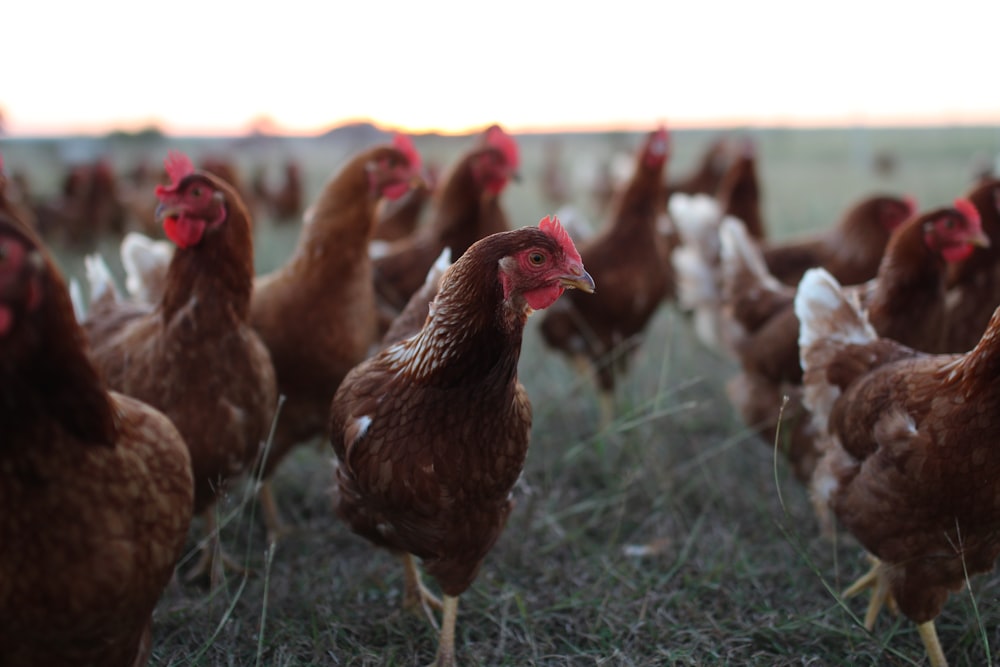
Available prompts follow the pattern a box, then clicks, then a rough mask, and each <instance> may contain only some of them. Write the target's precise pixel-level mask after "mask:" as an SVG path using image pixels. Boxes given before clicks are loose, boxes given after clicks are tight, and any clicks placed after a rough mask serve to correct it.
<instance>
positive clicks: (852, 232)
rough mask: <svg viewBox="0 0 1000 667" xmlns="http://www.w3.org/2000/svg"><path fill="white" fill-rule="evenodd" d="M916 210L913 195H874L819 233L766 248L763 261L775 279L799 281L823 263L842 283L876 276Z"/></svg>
mask: <svg viewBox="0 0 1000 667" xmlns="http://www.w3.org/2000/svg"><path fill="white" fill-rule="evenodd" d="M915 211H916V204H915V202H914V201H913V200H912V199H910V198H902V199H901V198H899V197H894V196H892V195H882V194H879V195H872V196H869V197H865V198H864V199H862V200H860V201H859V202H857V203H856V204H854V205H853V206H851V207H850V208H849V209H848V210H847V212H846V213H845V214H844V216H843V217H842V218H841V219H840V222H838V223H837V224H836V225H835V226H834V227H831V228H829V229H827V230H825V231H823V232H820V233H818V234H813V235H810V236H801V237H798V238H794V239H789V240H787V241H770V242H768V243H766V245H765V246H764V261H765V262H766V263H767V268H768V270H769V271H770V272H771V274H772V275H774V277H775V278H777V279H778V280H780V281H781V282H783V283H785V284H786V285H791V286H793V287H794V286H795V285H798V284H799V280H801V278H802V274H804V273H805V272H806V270H807V269H811V268H813V267H816V266H822V267H824V268H825V269H826V270H827V271H829V272H830V273H831V274H832V275H833V277H834V278H836V279H837V280H838V281H839V282H840V283H841V284H843V285H856V284H858V283H863V282H865V281H866V280H870V279H872V278H873V277H875V272H876V271H877V270H878V264H879V262H880V261H881V260H882V254H883V252H884V251H885V246H886V244H887V243H888V242H889V236H890V235H891V234H892V232H893V230H895V229H896V228H897V227H899V226H900V225H901V224H903V222H904V221H905V220H907V219H909V218H910V217H911V216H912V215H913V214H914V212H915Z"/></svg>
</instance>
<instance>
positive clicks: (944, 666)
mask: <svg viewBox="0 0 1000 667" xmlns="http://www.w3.org/2000/svg"><path fill="white" fill-rule="evenodd" d="M917 631H918V632H919V633H920V639H921V640H923V642H924V648H925V649H926V650H927V657H928V658H929V659H930V661H931V667H948V660H947V659H946V658H945V657H944V650H942V648H941V642H939V641H938V636H937V630H936V629H935V628H934V621H927V622H926V623H921V624H920V625H918V626H917Z"/></svg>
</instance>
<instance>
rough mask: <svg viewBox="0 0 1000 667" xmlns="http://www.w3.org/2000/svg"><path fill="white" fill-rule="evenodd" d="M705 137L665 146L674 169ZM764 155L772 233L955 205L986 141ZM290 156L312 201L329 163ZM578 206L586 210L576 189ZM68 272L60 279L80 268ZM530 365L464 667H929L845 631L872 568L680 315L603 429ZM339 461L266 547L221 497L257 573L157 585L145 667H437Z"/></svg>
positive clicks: (965, 652) (575, 146)
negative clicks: (880, 170) (514, 458)
mask: <svg viewBox="0 0 1000 667" xmlns="http://www.w3.org/2000/svg"><path fill="white" fill-rule="evenodd" d="M709 136H711V135H710V134H709V133H679V134H678V135H677V136H676V147H677V152H676V157H675V162H676V163H677V164H679V165H681V166H680V167H677V169H678V170H680V169H683V166H684V165H686V164H690V162H691V161H692V160H693V158H694V156H695V154H696V152H697V149H698V147H699V146H700V145H701V144H702V143H703V142H704V141H705V140H707V139H708V138H709ZM758 139H759V145H760V148H761V156H762V160H763V167H762V171H761V176H762V179H763V185H764V188H765V190H764V191H765V197H766V198H767V200H766V210H767V213H768V215H769V217H770V219H771V221H772V228H773V229H774V230H775V234H776V235H778V236H783V235H787V234H788V233H791V232H792V231H796V230H802V229H812V228H817V227H821V226H823V225H825V224H828V223H829V222H830V221H832V220H833V219H834V217H836V215H837V214H838V213H839V212H840V211H841V210H843V208H845V207H846V206H847V204H848V203H849V202H850V201H851V200H853V199H855V198H857V197H860V196H862V195H865V194H868V193H870V192H872V191H874V190H890V191H902V192H911V193H913V194H915V195H916V196H917V197H918V200H919V202H920V203H921V204H922V205H927V206H930V205H934V204H937V203H940V202H946V201H950V200H951V199H953V198H954V197H955V196H956V195H958V194H960V193H961V192H962V191H964V189H965V187H966V185H965V184H966V183H967V182H968V178H969V175H970V168H971V163H972V161H973V160H974V159H977V158H978V157H979V156H980V154H982V153H984V152H985V153H990V152H992V153H994V154H995V153H996V152H997V150H998V145H997V144H998V141H1000V134H998V132H997V131H996V130H991V129H987V130H972V129H970V130H951V131H940V132H934V131H926V132H922V133H921V132H916V131H912V132H911V131H907V132H902V131H900V132H888V131H887V132H881V133H871V134H863V133H859V132H855V133H852V132H850V131H846V132H831V133H827V132H813V133H809V132H792V131H771V132H762V133H760V134H759V135H758ZM430 141H431V140H425V141H424V142H423V143H424V145H421V142H418V146H419V147H420V148H421V150H423V151H425V152H427V153H434V154H437V155H440V156H442V157H446V156H449V155H454V154H455V153H456V152H457V151H458V150H460V149H461V142H462V140H461V139H451V140H447V141H445V140H435V141H439V142H443V143H441V144H440V145H439V144H435V145H434V146H433V147H432V146H431V145H430ZM543 141H544V140H543V139H541V138H527V139H525V140H523V141H522V149H523V151H524V156H525V169H524V172H525V174H524V176H525V180H524V184H522V185H520V186H513V187H512V188H511V191H510V192H509V193H508V194H507V195H506V201H507V203H508V206H509V209H510V211H511V212H512V215H513V218H514V219H515V220H516V221H517V222H518V223H521V224H533V223H535V222H537V220H538V218H540V217H541V215H543V214H544V213H547V212H548V211H547V210H546V207H545V205H544V204H543V203H542V198H541V194H540V192H539V191H538V190H537V189H536V188H534V186H533V184H534V183H536V182H537V176H538V165H539V160H540V157H539V156H540V154H541V153H540V150H541V146H542V145H543ZM610 141H622V138H621V137H612V138H609V137H577V138H575V139H567V140H566V145H565V150H564V156H565V160H566V162H567V167H569V168H573V167H574V166H578V165H580V164H582V163H583V162H585V161H586V160H588V159H593V158H592V156H593V155H601V154H603V153H602V152H601V151H603V152H606V151H607V146H608V145H609V142H610ZM303 145H305V146H307V149H306V148H304V149H303V151H304V152H303V155H304V156H306V158H308V160H309V161H310V162H309V164H310V167H311V169H310V171H309V173H310V174H311V179H312V180H311V182H310V188H311V192H313V193H315V191H316V190H318V187H319V185H320V184H321V183H322V182H323V180H324V178H325V175H326V174H328V173H329V171H330V169H331V168H332V166H333V165H334V164H335V163H336V160H337V159H338V156H336V155H333V154H330V153H327V154H325V157H324V156H323V155H321V153H322V151H320V150H319V149H318V148H314V147H309V146H308V144H303ZM625 145H631V143H630V142H625ZM883 147H890V148H894V149H895V150H896V152H897V154H898V156H899V160H900V169H899V171H898V172H897V173H896V174H895V175H894V176H892V177H891V178H888V179H883V180H881V181H878V180H876V178H875V177H874V176H873V175H872V174H871V172H870V171H869V170H868V168H867V164H868V163H867V161H866V158H865V156H866V155H870V154H871V153H872V152H874V151H877V150H881V149H882V148H883ZM14 148H16V150H13V149H14ZM0 150H3V151H4V155H5V158H6V159H7V161H8V163H9V164H17V161H18V160H19V159H20V156H21V155H22V153H21V151H24V153H23V154H25V155H28V154H29V152H28V148H27V147H26V146H23V145H16V146H13V145H9V144H7V143H5V144H3V145H2V146H0ZM859 156H860V157H859ZM43 157H44V156H43ZM246 159H247V160H252V159H256V157H255V156H253V155H248V156H247V157H246ZM276 159H277V158H276ZM443 161H445V162H446V160H443ZM36 164H39V165H45V164H46V162H45V160H44V159H42V158H39V160H38V162H37V163H36ZM577 196H578V197H579V200H580V201H581V202H582V201H583V193H582V192H581V191H579V190H578V191H577ZM262 234H263V236H262V238H261V239H260V240H259V243H258V264H259V266H260V267H261V268H262V270H263V269H266V268H270V266H273V265H275V264H277V263H278V262H280V261H281V259H282V258H283V257H284V255H285V253H287V249H288V247H290V245H291V243H292V241H293V239H294V230H293V231H292V232H289V231H287V230H281V232H280V235H277V236H272V235H270V230H269V228H268V227H267V226H266V225H265V226H264V228H263V231H262ZM111 248H112V249H113V246H112V247H111ZM65 257H66V259H65V262H66V266H67V268H68V270H70V271H74V272H75V269H74V268H73V267H74V266H75V264H74V262H75V261H76V260H75V258H74V257H72V256H69V255H67V256H65ZM523 362H524V363H522V380H523V382H524V383H525V385H526V386H527V387H528V390H529V393H530V394H531V396H532V399H533V403H534V407H535V425H534V432H533V440H532V448H531V451H530V453H529V458H528V464H527V467H526V470H525V474H524V477H523V480H522V482H521V484H520V485H519V486H518V488H517V489H516V497H517V503H518V504H517V508H516V509H515V511H514V513H513V515H512V517H511V520H510V523H509V525H508V528H507V530H506V531H505V533H504V534H503V536H502V537H501V539H500V541H499V543H498V544H497V546H496V548H495V549H494V550H493V552H492V553H491V554H490V555H489V557H488V558H487V560H486V563H485V565H484V567H483V570H482V572H481V574H480V576H479V578H478V580H477V581H476V582H475V584H474V585H473V586H472V588H471V589H470V590H469V591H468V592H467V593H466V594H465V595H464V596H463V597H462V601H461V604H460V614H459V621H458V638H457V646H458V650H459V659H460V662H461V663H462V664H464V665H551V666H560V665H573V666H577V665H579V666H583V665H637V666H638V665H643V666H646V665H708V664H712V665H730V664H732V665H838V664H845V665H846V664H851V665H907V664H922V663H923V662H924V661H925V659H924V656H923V648H922V645H921V643H920V640H919V638H918V636H917V633H916V629H915V627H914V626H913V624H911V623H909V622H907V621H906V620H905V619H898V618H896V619H894V618H892V617H891V616H888V615H885V616H883V617H882V618H880V619H879V621H878V624H877V627H876V630H875V632H874V633H868V632H866V631H865V630H864V628H863V627H862V625H861V623H860V621H859V616H861V615H863V613H864V606H865V600H862V599H852V600H849V601H843V600H841V599H840V597H839V595H838V593H837V592H838V591H840V590H842V589H843V588H844V587H845V585H846V584H848V583H849V582H850V581H852V580H853V579H854V578H855V577H856V576H858V575H859V574H861V573H862V572H863V571H864V570H865V569H866V563H865V562H864V561H863V559H862V557H861V552H860V550H859V548H858V547H857V546H856V545H855V544H854V542H853V541H852V540H851V539H850V538H849V537H846V536H843V537H841V539H840V540H839V541H838V542H837V543H835V544H831V543H830V542H828V541H824V540H822V539H820V538H819V536H818V533H817V530H816V526H815V520H814V518H813V516H812V513H811V509H810V507H809V505H808V503H807V501H806V497H805V494H804V492H803V490H802V489H801V487H800V486H799V485H797V484H796V483H795V481H794V480H793V479H792V478H791V476H790V474H789V472H788V471H787V470H786V469H785V467H784V466H783V464H782V463H781V462H777V463H776V462H775V461H774V459H773V456H772V451H771V448H770V447H769V445H768V444H767V443H762V442H760V441H758V440H756V439H755V437H754V436H752V435H751V434H749V433H748V432H747V431H746V429H744V428H743V426H742V425H741V424H740V423H739V422H738V421H737V420H736V418H735V417H734V415H733V414H732V411H731V409H730V407H729V405H728V403H727V401H726V398H725V395H724V392H723V389H722V386H723V383H724V381H725V379H726V378H727V377H728V376H729V375H730V374H731V372H732V368H731V366H730V365H729V363H728V362H726V361H725V360H723V359H720V358H718V357H716V356H714V355H713V354H712V353H710V352H708V351H706V350H704V349H703V348H701V347H699V345H698V344H697V342H696V341H695V340H694V338H693V335H692V333H691V329H690V327H689V324H688V322H687V320H686V318H685V317H684V316H683V315H681V314H680V313H678V312H677V311H676V310H675V309H674V308H673V306H671V305H665V306H664V307H663V309H662V310H661V311H660V313H659V315H658V317H657V318H656V320H655V322H654V324H653V326H652V328H651V330H650V332H649V335H648V337H647V339H646V340H645V341H644V344H643V346H642V348H641V349H640V351H639V353H638V356H637V357H636V359H635V363H634V372H633V374H632V376H631V377H630V378H629V380H628V382H627V383H626V384H625V385H624V386H623V387H622V388H621V391H620V392H619V397H618V403H619V408H620V417H619V418H618V420H617V421H616V422H615V424H614V427H613V428H612V429H611V430H610V431H609V432H606V433H595V429H596V425H597V416H596V413H597V410H596V408H597V403H596V398H595V395H594V392H593V390H592V388H591V386H590V385H589V383H587V382H585V381H581V380H580V379H578V378H576V377H575V376H574V375H573V374H572V373H571V372H570V370H569V367H568V366H567V365H566V364H565V363H563V361H562V360H561V359H559V358H557V357H555V356H554V355H552V354H550V353H548V352H547V351H545V350H543V349H541V346H540V343H539V340H538V338H537V335H536V332H535V331H534V329H533V325H532V326H530V327H529V330H528V332H527V334H526V340H525V347H524V353H523ZM331 456H332V451H331V450H330V449H329V447H328V446H326V445H325V444H324V443H318V446H317V447H303V448H300V449H299V450H298V451H297V452H296V453H295V454H294V455H293V456H292V457H291V458H290V459H289V460H288V461H286V463H285V464H284V465H283V466H282V468H281V469H280V471H279V473H278V475H277V477H276V479H275V487H276V493H277V494H278V498H279V501H280V502H281V505H282V508H283V510H284V512H285V514H286V516H287V518H288V519H289V520H291V521H293V522H294V523H295V525H296V526H297V530H296V531H295V532H294V533H293V534H292V535H290V536H289V537H287V538H286V539H285V540H284V541H282V542H281V543H280V545H279V546H278V547H277V549H276V550H275V551H274V552H273V553H272V552H269V551H268V549H267V546H266V544H265V540H264V533H263V529H262V528H261V526H260V521H259V517H258V516H257V513H258V510H257V508H256V505H255V503H254V502H253V500H252V498H251V497H250V493H249V488H250V487H246V486H240V485H237V486H236V487H235V488H234V489H233V491H232V492H231V496H230V497H229V498H228V500H227V502H225V503H223V510H222V512H223V519H224V521H225V526H224V529H223V530H224V543H225V545H226V548H227V550H228V551H229V552H230V553H233V554H237V555H242V556H243V558H245V559H246V561H247V563H248V564H249V565H250V566H251V568H252V569H253V571H254V572H253V574H251V575H250V576H247V577H234V578H231V579H230V580H228V581H227V582H226V585H225V586H223V587H222V588H221V590H219V591H217V592H216V593H215V594H214V595H209V594H207V593H206V592H205V591H204V590H203V589H201V588H197V587H189V586H186V585H185V586H175V587H172V588H170V589H168V591H167V592H166V594H165V595H164V597H163V600H162V602H161V604H160V606H159V607H158V609H157V612H156V616H155V625H154V631H155V649H154V654H153V660H152V662H151V664H153V665H163V666H167V665H177V666H180V665H206V666H208V665H220V666H221V665H233V666H240V667H244V666H248V665H268V666H274V667H283V666H291V665H295V666H304V665H358V666H360V665H400V666H403V665H423V664H427V663H428V662H430V661H431V659H432V658H433V655H434V650H435V647H436V636H435V633H434V632H433V630H432V629H431V628H430V626H429V625H428V624H427V622H426V621H425V620H423V619H421V618H418V617H416V616H414V615H410V614H406V613H404V612H402V611H401V609H400V603H401V582H402V576H401V574H402V572H401V568H400V566H399V564H398V562H397V561H396V560H395V559H393V558H392V557H390V556H389V555H388V554H386V553H383V552H379V551H376V550H374V549H373V548H372V547H370V546H369V545H368V544H367V543H366V542H365V541H363V540H362V539H360V538H358V537H356V536H354V535H353V534H351V533H350V531H349V530H347V529H346V527H345V526H343V525H341V524H340V523H338V522H337V520H336V519H335V517H334V516H333V513H332V511H331V503H330V487H331V482H332V477H331V467H330V461H329V459H330V457H331ZM195 534H196V533H195V531H194V530H193V531H192V535H195ZM192 539H193V538H192ZM629 545H652V546H653V547H654V551H655V553H654V555H651V556H647V557H644V558H637V557H633V556H629V555H626V552H625V548H626V547H628V546H629ZM192 547H193V542H192ZM998 594H1000V577H998V576H995V575H991V576H983V577H979V578H977V579H975V580H973V581H972V582H971V588H970V590H969V591H963V592H960V593H958V594H956V595H953V596H952V599H951V600H950V601H949V603H948V605H947V606H946V608H945V611H944V613H943V614H942V615H941V617H940V618H939V620H938V629H939V633H940V636H941V641H942V644H943V646H944V648H945V651H946V654H947V655H948V657H949V659H950V660H951V664H952V665H954V666H961V665H981V664H987V662H988V661H989V660H990V659H991V655H992V653H990V651H991V650H993V651H995V650H996V648H997V647H1000V605H997V604H996V599H997V596H998ZM974 603H975V604H974Z"/></svg>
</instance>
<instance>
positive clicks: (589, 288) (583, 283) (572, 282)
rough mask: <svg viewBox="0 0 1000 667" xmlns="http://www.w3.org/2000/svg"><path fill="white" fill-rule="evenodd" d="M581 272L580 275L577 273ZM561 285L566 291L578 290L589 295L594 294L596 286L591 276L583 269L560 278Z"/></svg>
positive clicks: (575, 270)
mask: <svg viewBox="0 0 1000 667" xmlns="http://www.w3.org/2000/svg"><path fill="white" fill-rule="evenodd" d="M577 271H579V273H577ZM559 284H560V285H562V286H563V287H565V288H566V289H578V290H581V291H583V292H586V293H587V294H593V293H594V289H595V287H596V285H594V279H593V278H591V277H590V274H589V273H587V272H586V271H584V270H583V268H582V267H581V268H579V269H574V272H573V273H572V274H570V275H568V276H562V277H561V278H559Z"/></svg>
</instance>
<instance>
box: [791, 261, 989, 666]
mask: <svg viewBox="0 0 1000 667" xmlns="http://www.w3.org/2000/svg"><path fill="white" fill-rule="evenodd" d="M795 311H796V313H797V315H798V317H799V319H800V321H801V323H802V328H801V334H800V339H799V342H800V349H801V355H802V367H803V369H804V370H805V380H804V382H805V388H806V392H805V402H806V405H807V407H808V408H809V409H810V411H811V412H812V414H813V417H814V419H815V420H816V423H817V427H818V428H819V429H820V430H821V432H822V433H824V437H823V438H822V439H821V441H820V442H821V448H822V451H823V452H824V455H823V460H822V461H821V463H820V465H819V466H818V467H817V470H816V473H815V475H814V478H813V482H812V486H813V493H814V494H815V495H816V496H817V499H818V501H819V502H822V503H826V504H828V506H829V507H830V508H831V509H832V510H833V512H834V513H835V514H836V516H837V519H838V521H839V523H840V525H841V526H842V527H844V528H845V529H847V530H848V531H850V532H851V533H852V534H853V535H854V537H855V538H857V540H858V541H859V542H860V543H861V545H862V546H863V547H864V548H865V549H866V550H867V551H868V553H869V554H871V555H872V556H873V557H874V558H875V559H876V565H875V567H874V568H873V569H872V571H871V572H870V573H869V574H868V575H866V576H865V577H862V579H861V580H859V581H858V582H857V584H856V585H854V586H852V587H850V588H849V589H848V590H847V591H846V593H845V595H850V594H854V593H856V592H858V591H860V590H863V589H864V588H865V587H869V586H871V587H873V588H874V592H873V594H872V601H871V604H870V605H869V609H868V613H867V615H866V618H865V625H866V627H867V628H869V630H870V629H872V628H873V627H874V623H875V620H876V618H877V614H878V611H879V609H880V607H881V605H882V604H883V603H887V602H888V603H890V604H894V605H895V606H896V607H898V609H899V610H900V611H901V612H902V613H903V614H904V615H905V616H906V617H907V618H909V619H910V620H911V621H913V622H914V623H916V624H918V628H919V631H920V636H921V638H922V640H923V642H924V645H925V647H926V650H927V653H928V656H929V657H930V662H931V665H934V666H939V665H945V664H946V659H945V656H944V651H943V650H942V648H941V645H940V642H939V641H938V638H937V633H936V631H935V628H934V619H935V617H937V616H938V614H939V613H940V612H941V610H942V608H943V607H944V604H945V602H946V601H947V597H948V594H949V592H950V591H954V590H958V589H959V588H961V587H963V586H964V585H965V584H966V582H967V581H968V578H969V577H971V576H972V575H975V574H977V573H980V572H988V571H990V570H992V569H993V563H994V561H995V560H996V558H997V556H998V555H1000V532H998V531H997V530H996V527H997V525H1000V509H998V508H1000V483H998V482H997V479H998V475H997V472H998V470H1000V458H998V454H997V449H996V447H995V443H996V441H997V439H998V438H1000V417H998V415H1000V394H998V389H1000V382H997V378H998V374H1000V366H998V360H1000V350H998V349H997V344H998V342H1000V309H998V310H997V311H995V312H994V314H993V318H992V319H991V321H990V322H989V326H988V327H987V329H986V331H985V333H984V335H983V336H982V338H981V339H980V341H979V343H978V344H977V345H976V347H975V348H973V349H972V350H971V351H969V352H968V353H965V354H961V355H957V354H948V355H930V354H924V353H921V352H917V351H916V350H913V349H911V348H908V347H906V346H904V345H902V344H900V343H897V342H895V341H892V340H890V339H885V338H879V337H878V336H877V334H876V333H875V330H874V328H873V327H872V326H871V325H870V324H869V323H868V322H867V320H866V319H865V316H864V314H863V312H862V311H861V310H860V308H859V307H858V305H857V302H856V301H855V300H853V299H851V298H849V296H848V295H845V294H844V293H843V292H842V291H841V290H840V288H839V285H838V284H837V282H836V281H835V280H834V279H833V278H832V277H830V275H829V274H828V273H826V272H825V271H823V270H821V269H814V270H810V271H808V272H806V275H805V276H804V277H803V279H802V283H801V284H800V286H799V289H798V293H797V295H796V298H795Z"/></svg>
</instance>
